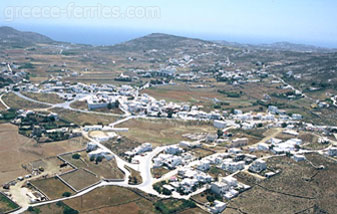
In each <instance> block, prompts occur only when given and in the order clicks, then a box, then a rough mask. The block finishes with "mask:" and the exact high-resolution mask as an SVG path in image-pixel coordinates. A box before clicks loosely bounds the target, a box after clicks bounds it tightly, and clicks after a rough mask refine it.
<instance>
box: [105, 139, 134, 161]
mask: <svg viewBox="0 0 337 214" xmlns="http://www.w3.org/2000/svg"><path fill="white" fill-rule="evenodd" d="M103 145H104V146H106V147H107V148H109V149H110V150H111V151H113V152H114V153H115V154H117V155H118V156H120V157H123V156H124V155H125V154H124V153H125V152H127V151H131V150H132V149H134V148H136V147H137V146H139V145H140V143H138V142H136V141H133V140H130V139H128V138H126V137H122V138H121V139H119V140H114V139H113V140H109V141H106V142H103Z"/></svg>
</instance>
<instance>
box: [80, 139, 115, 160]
mask: <svg viewBox="0 0 337 214" xmlns="http://www.w3.org/2000/svg"><path fill="white" fill-rule="evenodd" d="M86 151H87V153H88V156H89V158H90V160H97V159H100V158H102V159H103V158H105V159H106V160H108V161H109V160H112V159H113V158H114V156H113V155H112V154H111V153H110V152H107V151H105V150H103V149H101V148H98V146H97V144H95V143H88V144H87V149H86Z"/></svg>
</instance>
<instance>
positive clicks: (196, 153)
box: [189, 148, 214, 158]
mask: <svg viewBox="0 0 337 214" xmlns="http://www.w3.org/2000/svg"><path fill="white" fill-rule="evenodd" d="M189 151H190V152H192V153H193V155H194V156H195V157H197V158H203V157H206V156H209V155H212V154H214V152H212V151H209V150H207V149H203V148H194V149H191V150H189Z"/></svg>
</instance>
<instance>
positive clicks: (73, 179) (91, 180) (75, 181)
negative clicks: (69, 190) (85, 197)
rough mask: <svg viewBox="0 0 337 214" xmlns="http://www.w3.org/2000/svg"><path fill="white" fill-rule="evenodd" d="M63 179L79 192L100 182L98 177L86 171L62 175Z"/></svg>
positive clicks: (79, 170)
mask: <svg viewBox="0 0 337 214" xmlns="http://www.w3.org/2000/svg"><path fill="white" fill-rule="evenodd" d="M61 178H62V179H63V180H65V181H66V182H67V183H68V184H70V185H71V186H72V187H73V188H75V189H76V190H77V191H80V190H82V189H84V188H87V187H89V186H90V185H93V184H95V183H97V182H98V181H99V180H100V179H99V178H98V177H96V176H95V175H93V174H91V173H89V172H87V171H85V170H84V169H78V170H76V171H74V172H71V173H67V174H65V175H62V176H61ZM84 178H85V179H84Z"/></svg>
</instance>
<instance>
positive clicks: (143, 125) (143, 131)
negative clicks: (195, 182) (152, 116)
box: [118, 119, 216, 146]
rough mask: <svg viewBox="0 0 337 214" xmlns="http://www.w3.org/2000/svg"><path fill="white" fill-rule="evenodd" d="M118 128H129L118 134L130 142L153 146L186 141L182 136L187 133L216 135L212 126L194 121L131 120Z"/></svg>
mask: <svg viewBox="0 0 337 214" xmlns="http://www.w3.org/2000/svg"><path fill="white" fill-rule="evenodd" d="M118 127H128V128H129V131H128V132H121V133H120V134H121V135H123V136H125V137H127V138H129V139H130V140H133V141H136V142H140V143H145V142H150V143H152V144H153V145H154V146H160V145H169V144H176V143H179V142H180V141H182V140H187V139H186V138H184V137H183V136H182V135H184V134H187V133H200V132H207V133H216V129H215V128H214V127H213V125H212V124H209V123H205V122H196V121H189V122H181V121H175V120H160V121H157V120H145V119H132V120H128V121H126V122H125V123H122V124H119V125H118Z"/></svg>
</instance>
